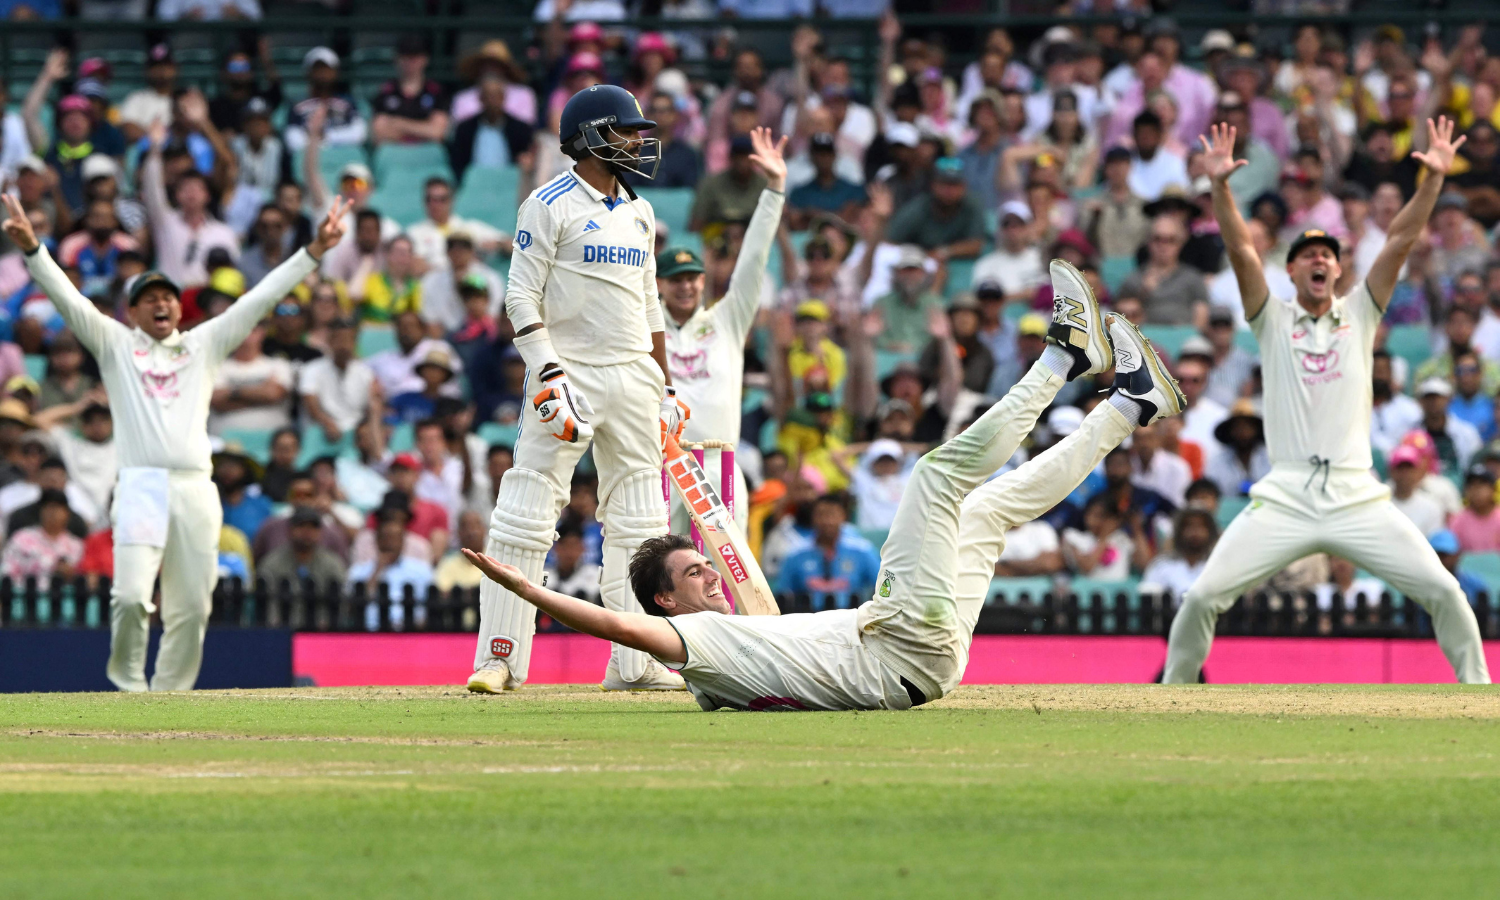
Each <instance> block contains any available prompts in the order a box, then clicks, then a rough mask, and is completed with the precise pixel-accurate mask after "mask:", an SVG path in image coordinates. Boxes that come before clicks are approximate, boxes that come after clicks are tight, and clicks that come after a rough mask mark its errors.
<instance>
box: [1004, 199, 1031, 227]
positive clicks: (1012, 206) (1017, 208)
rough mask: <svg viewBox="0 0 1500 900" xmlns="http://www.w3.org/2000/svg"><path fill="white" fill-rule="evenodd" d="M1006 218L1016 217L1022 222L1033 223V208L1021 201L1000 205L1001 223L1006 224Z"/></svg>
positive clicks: (1010, 201)
mask: <svg viewBox="0 0 1500 900" xmlns="http://www.w3.org/2000/svg"><path fill="white" fill-rule="evenodd" d="M1006 216H1015V217H1016V218H1018V219H1020V220H1021V221H1022V222H1030V221H1031V207H1029V206H1027V205H1026V204H1025V203H1022V202H1021V201H1020V200H1007V201H1005V202H1004V203H1002V204H1001V205H1000V221H1002V222H1004V221H1005V217H1006Z"/></svg>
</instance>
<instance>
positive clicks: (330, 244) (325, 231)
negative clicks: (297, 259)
mask: <svg viewBox="0 0 1500 900" xmlns="http://www.w3.org/2000/svg"><path fill="white" fill-rule="evenodd" d="M352 209H354V201H353V200H345V199H344V198H343V197H334V198H333V205H332V206H330V207H328V217H327V218H325V219H324V220H323V221H322V223H321V224H319V225H318V233H317V235H316V236H314V237H313V240H312V243H311V244H309V245H308V246H307V252H309V253H311V254H312V256H313V259H322V258H323V254H325V253H327V252H328V251H329V250H332V249H333V248H334V247H337V246H338V244H339V241H342V240H343V239H344V217H345V216H347V215H348V214H349V211H350V210H352Z"/></svg>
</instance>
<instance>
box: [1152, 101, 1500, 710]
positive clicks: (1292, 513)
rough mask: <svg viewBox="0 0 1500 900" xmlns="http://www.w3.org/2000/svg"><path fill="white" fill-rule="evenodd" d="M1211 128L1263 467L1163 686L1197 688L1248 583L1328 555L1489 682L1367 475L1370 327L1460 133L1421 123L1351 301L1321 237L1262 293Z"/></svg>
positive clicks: (1195, 603)
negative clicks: (1285, 291)
mask: <svg viewBox="0 0 1500 900" xmlns="http://www.w3.org/2000/svg"><path fill="white" fill-rule="evenodd" d="M1212 132H1213V133H1212V136H1211V138H1203V144H1204V147H1205V148H1206V150H1207V154H1206V156H1205V158H1204V163H1205V165H1206V166H1207V169H1208V174H1209V175H1210V176H1211V177H1212V179H1213V204H1214V217H1215V218H1216V219H1218V222H1219V230H1220V232H1221V233H1222V234H1223V236H1224V247H1225V249H1226V250H1227V251H1228V253H1229V261H1230V264H1231V265H1233V266H1234V274H1235V278H1236V279H1238V281H1239V285H1240V296H1241V297H1243V298H1244V300H1245V318H1246V319H1247V320H1248V321H1249V323H1250V328H1251V330H1252V331H1254V332H1255V337H1256V339H1257V340H1258V341H1259V342H1260V354H1261V371H1262V376H1263V378H1264V379H1265V392H1264V394H1265V419H1266V441H1267V445H1268V449H1269V450H1270V454H1271V471H1270V474H1268V475H1266V477H1264V478H1262V479H1261V480H1260V481H1259V482H1257V483H1256V484H1255V486H1254V487H1252V488H1251V489H1250V497H1251V503H1250V505H1249V506H1248V507H1246V509H1245V510H1244V511H1243V512H1241V513H1240V514H1239V515H1238V516H1236V517H1235V519H1234V521H1233V522H1231V523H1230V525H1229V527H1228V528H1227V529H1225V531H1224V535H1223V537H1221V538H1220V539H1219V543H1218V546H1217V547H1216V548H1215V549H1214V551H1213V553H1212V554H1211V555H1210V556H1209V558H1208V563H1207V565H1206V567H1205V568H1204V570H1203V574H1202V575H1200V576H1198V580H1197V581H1196V582H1194V584H1193V586H1192V587H1191V588H1189V589H1188V592H1187V594H1186V596H1185V597H1184V598H1183V603H1182V608H1181V609H1180V610H1178V613H1177V618H1176V620H1175V621H1173V623H1172V634H1171V639H1170V641H1169V642H1168V645H1167V663H1166V668H1165V671H1164V673H1163V678H1162V680H1163V681H1166V682H1169V683H1183V682H1196V681H1197V680H1198V675H1199V670H1200V669H1201V668H1202V666H1203V661H1204V659H1206V658H1207V657H1208V650H1209V646H1210V645H1211V644H1212V642H1213V635H1214V621H1215V619H1216V618H1217V617H1218V615H1219V614H1220V613H1222V612H1223V611H1224V610H1226V609H1228V608H1229V607H1230V605H1232V604H1233V603H1234V599H1235V597H1237V596H1238V595H1239V594H1240V593H1241V592H1242V591H1244V590H1245V589H1246V588H1248V587H1250V586H1251V585H1253V584H1256V583H1259V582H1261V581H1263V580H1265V579H1266V578H1267V577H1268V576H1270V575H1271V574H1272V573H1274V572H1276V571H1278V570H1280V569H1281V568H1282V567H1284V566H1286V565H1287V564H1288V563H1290V562H1292V561H1293V560H1296V559H1300V558H1301V557H1303V556H1306V555H1308V554H1310V553H1332V554H1334V555H1336V556H1341V557H1343V558H1345V559H1348V560H1351V561H1353V562H1354V563H1355V564H1356V565H1359V566H1363V567H1364V568H1366V569H1369V570H1370V571H1371V572H1373V573H1375V575H1376V576H1377V577H1379V578H1381V579H1383V580H1384V581H1385V582H1386V583H1387V584H1389V585H1390V586H1391V587H1392V588H1394V589H1395V590H1398V591H1400V592H1401V593H1402V594H1405V595H1406V596H1408V597H1410V598H1412V599H1413V600H1415V601H1417V602H1418V603H1420V604H1422V606H1423V607H1425V608H1426V609H1427V611H1428V612H1429V613H1431V614H1432V624H1433V630H1434V631H1435V632H1436V633H1437V640H1438V645H1439V646H1441V647H1442V648H1443V653H1444V654H1445V655H1447V657H1448V662H1449V663H1450V664H1451V665H1452V666H1453V672H1454V674H1456V675H1457V676H1458V680H1459V681H1461V682H1465V683H1469V684H1488V683H1489V681H1490V674H1489V669H1488V668H1487V667H1486V665H1485V660H1484V648H1483V646H1482V645H1481V643H1480V638H1479V625H1478V623H1477V622H1476V621H1475V619H1474V612H1473V610H1471V609H1470V608H1469V604H1468V602H1467V601H1466V600H1465V599H1464V593H1463V591H1462V590H1461V589H1460V588H1459V586H1458V581H1457V580H1456V579H1455V578H1454V577H1453V575H1451V574H1450V573H1449V572H1448V571H1447V570H1446V569H1445V568H1443V564H1442V562H1441V561H1439V559H1438V556H1437V553H1435V552H1434V551H1433V549H1432V547H1431V546H1430V545H1429V544H1428V543H1427V540H1426V539H1425V538H1424V537H1423V536H1422V533H1421V532H1420V531H1418V530H1417V527H1416V526H1415V525H1413V524H1412V523H1411V520H1410V519H1408V518H1407V517H1406V516H1405V515H1404V514H1402V513H1401V512H1400V511H1399V510H1398V509H1396V507H1395V506H1394V505H1392V503H1391V500H1390V497H1391V492H1390V490H1389V489H1388V488H1386V487H1385V485H1383V484H1381V483H1380V482H1379V481H1377V480H1376V479H1375V478H1374V476H1372V475H1371V474H1370V465H1371V460H1370V405H1371V389H1370V383H1371V381H1370V366H1371V361H1372V357H1373V353H1374V346H1375V331H1376V327H1377V326H1378V325H1379V323H1380V318H1381V316H1382V315H1383V314H1384V312H1385V308H1386V305H1387V304H1388V303H1389V302H1390V299H1391V290H1392V289H1393V288H1394V287H1395V285H1396V278H1397V273H1399V272H1400V271H1401V266H1402V265H1403V264H1404V263H1405V262H1406V255H1407V253H1408V252H1410V250H1411V248H1412V245H1413V244H1414V243H1415V242H1416V240H1417V238H1418V236H1419V235H1420V234H1421V231H1422V226H1423V225H1425V224H1426V223H1427V220H1428V218H1429V217H1430V216H1431V215H1432V208H1433V205H1434V204H1435V203H1436V202H1437V198H1438V194H1439V192H1440V191H1441V190H1442V189H1443V176H1444V175H1446V174H1447V173H1448V170H1449V168H1450V167H1451V166H1452V165H1453V156H1454V152H1455V151H1457V149H1458V148H1459V146H1461V145H1462V144H1463V142H1464V138H1462V137H1460V138H1459V139H1458V140H1457V141H1456V142H1455V141H1454V140H1453V123H1452V122H1451V121H1449V120H1448V119H1446V118H1440V119H1438V121H1437V122H1433V121H1432V120H1431V119H1429V120H1428V121H1427V135H1428V144H1427V149H1426V150H1425V151H1413V153H1412V156H1413V157H1414V158H1415V159H1417V160H1419V161H1421V163H1422V164H1423V166H1424V167H1425V169H1426V177H1425V178H1424V180H1423V181H1422V184H1421V186H1420V187H1418V188H1417V191H1416V193H1415V194H1414V195H1413V196H1412V198H1411V200H1410V201H1409V202H1408V203H1407V204H1406V206H1405V207H1404V208H1403V209H1402V210H1401V212H1400V213H1398V214H1397V216H1396V218H1395V219H1394V220H1392V222H1391V227H1390V229H1389V232H1388V235H1387V238H1386V242H1385V246H1384V247H1383V248H1381V251H1380V254H1379V256H1377V257H1376V258H1375V262H1374V264H1373V265H1372V266H1371V267H1370V270H1369V273H1368V274H1367V275H1366V276H1365V280H1364V281H1363V282H1361V283H1360V284H1358V285H1356V286H1355V287H1354V289H1353V290H1352V291H1350V292H1349V293H1348V294H1347V295H1345V296H1343V297H1335V296H1334V295H1333V286H1334V283H1335V282H1337V281H1338V280H1339V275H1340V274H1341V271H1342V270H1341V269H1340V267H1339V245H1338V241H1337V240H1335V239H1334V238H1332V237H1330V236H1329V235H1327V234H1325V233H1324V232H1322V231H1318V230H1310V231H1304V232H1302V234H1301V235H1300V236H1298V237H1297V239H1296V240H1294V241H1293V242H1292V244H1291V247H1290V248H1289V252H1288V253H1287V264H1286V267H1287V274H1288V275H1290V276H1291V279H1292V283H1293V284H1294V285H1295V286H1296V289H1297V296H1296V297H1295V298H1293V299H1292V300H1290V301H1289V300H1288V299H1284V298H1280V297H1272V296H1270V293H1269V290H1268V288H1267V287H1266V279H1265V274H1264V270H1263V269H1262V268H1261V261H1260V257H1259V256H1258V255H1257V254H1256V252H1255V249H1254V247H1253V246H1251V242H1250V232H1249V230H1248V229H1247V228H1246V227H1245V220H1244V219H1243V218H1241V217H1240V213H1239V209H1238V207H1236V205H1235V199H1234V195H1233V194H1232V193H1231V191H1230V190H1229V183H1228V179H1229V176H1230V174H1231V173H1233V172H1234V170H1235V169H1237V168H1239V167H1240V166H1242V165H1245V161H1244V160H1243V159H1235V158H1234V139H1235V130H1234V129H1233V128H1231V127H1229V126H1219V125H1215V126H1214V127H1213V129H1212Z"/></svg>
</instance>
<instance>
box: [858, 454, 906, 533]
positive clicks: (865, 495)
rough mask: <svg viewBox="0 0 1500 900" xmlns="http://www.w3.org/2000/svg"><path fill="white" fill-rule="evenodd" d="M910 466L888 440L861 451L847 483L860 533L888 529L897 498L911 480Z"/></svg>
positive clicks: (892, 518) (899, 501)
mask: <svg viewBox="0 0 1500 900" xmlns="http://www.w3.org/2000/svg"><path fill="white" fill-rule="evenodd" d="M850 449H853V448H852V447H851V448H850ZM913 464H914V463H913V461H910V460H908V459H907V454H906V450H905V449H904V448H903V447H902V446H901V445H900V444H899V443H897V442H896V441H893V440H891V439H890V438H881V439H879V440H876V441H873V442H871V443H870V446H869V447H867V448H866V449H865V452H864V454H863V455H862V456H861V457H860V462H859V466H858V467H857V468H856V469H855V470H854V471H853V472H851V473H850V482H849V490H850V492H851V493H852V494H853V496H854V509H855V516H856V523H857V524H858V527H859V530H860V531H886V530H888V529H890V527H891V522H892V521H893V520H894V519H895V517H896V507H897V506H899V505H900V504H901V495H902V494H903V493H904V492H905V491H906V484H907V482H908V481H910V480H911V469H912V465H913Z"/></svg>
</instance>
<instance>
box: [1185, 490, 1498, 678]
mask: <svg viewBox="0 0 1500 900" xmlns="http://www.w3.org/2000/svg"><path fill="white" fill-rule="evenodd" d="M1390 497H1391V492H1390V489H1389V488H1387V487H1386V486H1385V485H1383V484H1381V483H1380V482H1379V481H1377V480H1375V478H1374V476H1372V475H1371V474H1370V473H1369V472H1367V471H1365V470H1364V469H1332V470H1328V469H1319V468H1316V467H1314V466H1312V465H1306V464H1304V465H1287V464H1277V465H1275V466H1273V467H1272V468H1271V472H1270V474H1268V475H1267V476H1266V477H1265V478H1262V479H1261V480H1260V481H1259V482H1257V483H1256V484H1255V485H1254V486H1253V487H1252V488H1250V499H1251V503H1250V505H1249V506H1247V507H1246V508H1245V509H1244V510H1243V511H1242V512H1241V513H1240V514H1239V515H1238V516H1235V518H1234V521H1233V522H1231V523H1229V527H1228V528H1226V529H1224V534H1223V535H1222V536H1221V537H1220V538H1219V543H1218V545H1217V546H1215V547H1214V550H1213V553H1211V554H1209V557H1208V563H1207V565H1206V566H1205V567H1204V569H1203V574H1201V575H1199V576H1198V580H1197V581H1195V582H1194V583H1193V586H1192V587H1191V588H1189V589H1188V592H1187V594H1186V596H1184V597H1183V601H1182V606H1181V608H1180V609H1178V611H1177V618H1176V619H1175V620H1174V621H1173V622H1172V634H1171V639H1170V640H1169V642H1168V644H1167V664H1166V669H1165V671H1164V673H1163V676H1162V680H1163V681H1164V682H1166V683H1169V684H1187V683H1197V681H1198V674H1199V672H1200V670H1201V669H1202V668H1203V661H1204V660H1205V659H1207V658H1208V651H1209V648H1210V646H1211V645H1212V644H1213V639H1214V623H1215V621H1216V620H1217V619H1218V617H1219V614H1220V613H1222V612H1224V610H1226V609H1228V608H1229V607H1230V606H1232V605H1234V601H1235V598H1237V597H1238V596H1239V595H1240V594H1241V593H1243V592H1244V591H1245V590H1246V589H1248V588H1250V587H1251V586H1253V585H1256V584H1259V583H1261V582H1262V581H1264V580H1265V579H1267V578H1269V577H1270V576H1271V575H1272V574H1274V573H1276V572H1278V571H1280V570H1281V569H1282V568H1284V567H1285V566H1286V565H1288V564H1289V563H1291V562H1293V561H1295V560H1298V559H1301V558H1302V557H1304V556H1307V555H1309V554H1313V553H1332V554H1334V555H1335V556H1342V557H1343V558H1345V559H1347V560H1349V561H1351V562H1353V563H1354V564H1355V565H1357V566H1360V567H1362V568H1365V569H1368V570H1369V571H1370V572H1372V573H1374V574H1375V576H1376V577H1378V578H1380V579H1381V580H1383V581H1385V583H1386V584H1389V585H1390V586H1391V587H1392V588H1394V589H1395V590H1397V591H1400V592H1401V593H1402V594H1405V595H1406V596H1407V597H1409V598H1411V599H1412V600H1415V601H1416V602H1418V603H1420V604H1421V605H1422V606H1423V608H1425V609H1426V610H1427V611H1428V612H1429V613H1431V615H1432V627H1433V631H1434V632H1435V633H1436V635H1437V641H1438V645H1439V646H1440V647H1442V648H1443V653H1444V654H1445V655H1446V656H1447V657H1448V662H1449V664H1451V665H1452V666H1453V672H1454V674H1455V675H1457V676H1458V680H1459V681H1461V682H1464V683H1466V684H1489V682H1490V673H1489V669H1488V667H1487V666H1486V665H1485V661H1484V646H1483V643H1482V642H1481V640H1480V636H1479V623H1478V622H1477V621H1476V620H1475V618H1474V611H1473V610H1472V609H1470V608H1469V603H1468V600H1467V599H1466V598H1465V596H1464V592H1463V590H1462V589H1461V588H1459V586H1458V580H1457V579H1455V578H1454V577H1453V575H1452V574H1451V573H1450V572H1449V571H1448V570H1447V569H1445V568H1443V563H1442V561H1441V560H1439V559H1438V556H1437V553H1436V552H1434V551H1433V549H1432V545H1430V544H1428V543H1427V539H1426V538H1424V537H1423V536H1422V533H1421V532H1420V531H1418V530H1417V527H1416V526H1415V525H1413V524H1412V522H1411V520H1410V519H1408V518H1407V517H1406V516H1405V515H1404V514H1403V513H1402V512H1401V511H1400V510H1398V509H1396V507H1395V506H1394V505H1392V504H1391V502H1390Z"/></svg>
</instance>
